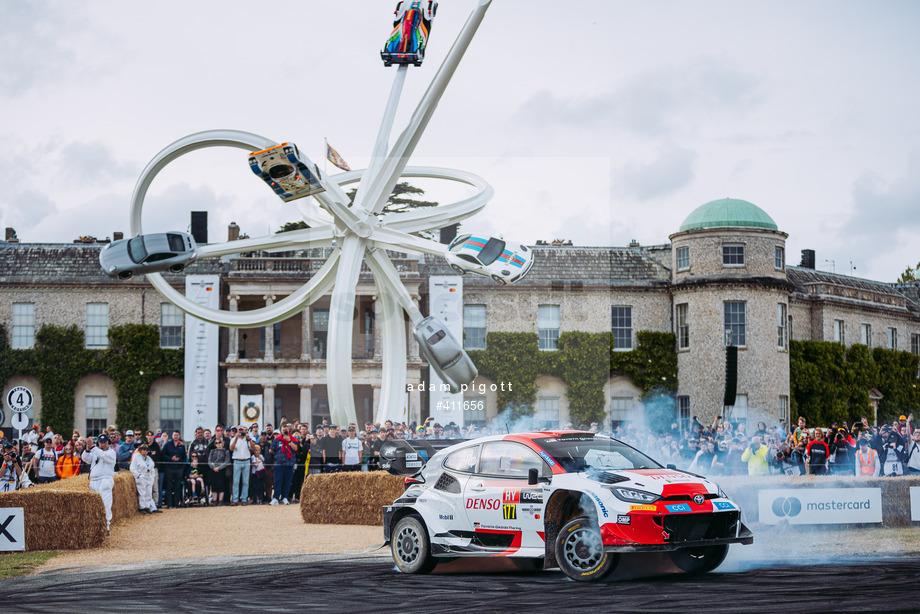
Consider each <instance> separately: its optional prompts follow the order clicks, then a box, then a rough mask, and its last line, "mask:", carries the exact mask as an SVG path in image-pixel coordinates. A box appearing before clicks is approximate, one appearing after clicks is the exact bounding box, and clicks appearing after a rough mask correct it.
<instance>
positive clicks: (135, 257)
mask: <svg viewBox="0 0 920 614" xmlns="http://www.w3.org/2000/svg"><path fill="white" fill-rule="evenodd" d="M128 257H129V258H131V260H132V261H133V262H134V263H138V262H143V261H144V258H146V257H147V248H145V247H144V237H142V236H141V237H134V238H133V239H131V240H130V241H128Z"/></svg>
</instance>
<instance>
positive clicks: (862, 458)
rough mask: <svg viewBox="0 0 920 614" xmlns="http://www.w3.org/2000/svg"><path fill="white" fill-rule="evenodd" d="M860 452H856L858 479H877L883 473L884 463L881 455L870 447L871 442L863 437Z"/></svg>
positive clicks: (860, 442) (860, 441) (860, 440)
mask: <svg viewBox="0 0 920 614" xmlns="http://www.w3.org/2000/svg"><path fill="white" fill-rule="evenodd" d="M858 445H859V450H858V451H857V452H856V455H855V456H856V477H858V478H877V477H878V476H879V473H881V471H882V462H881V460H880V459H879V453H878V452H876V451H875V450H873V449H872V448H870V447H869V440H868V439H866V438H865V437H861V438H860V439H859V442H858Z"/></svg>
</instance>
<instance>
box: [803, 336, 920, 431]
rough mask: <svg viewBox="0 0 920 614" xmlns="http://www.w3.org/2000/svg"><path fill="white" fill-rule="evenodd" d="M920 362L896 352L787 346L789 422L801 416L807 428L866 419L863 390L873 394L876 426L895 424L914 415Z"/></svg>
mask: <svg viewBox="0 0 920 614" xmlns="http://www.w3.org/2000/svg"><path fill="white" fill-rule="evenodd" d="M918 366H920V357H917V356H915V355H914V354H911V353H910V352H903V351H897V350H888V349H885V348H874V349H873V350H871V351H870V350H869V348H868V347H866V346H865V345H853V346H850V347H849V348H845V347H844V346H843V345H842V344H840V343H833V342H829V341H791V342H790V344H789V393H790V396H791V397H792V398H791V409H792V415H791V416H790V417H791V418H792V420H793V421H795V419H796V418H797V417H798V416H800V415H801V416H804V417H805V418H806V420H807V421H808V424H817V425H827V424H830V423H831V422H834V421H837V422H843V421H844V420H846V421H848V422H849V421H853V420H857V421H858V420H859V419H860V418H862V416H864V415H865V416H867V417H869V418H870V420H871V417H872V408H871V405H870V403H869V390H870V389H871V388H876V389H878V391H879V392H881V393H882V395H883V396H884V398H883V399H882V401H881V402H880V403H879V410H878V419H879V422H885V421H891V420H895V419H897V417H898V416H899V415H901V414H908V413H911V412H914V411H917V410H918V409H920V386H918V384H920V381H918V379H917V369H918Z"/></svg>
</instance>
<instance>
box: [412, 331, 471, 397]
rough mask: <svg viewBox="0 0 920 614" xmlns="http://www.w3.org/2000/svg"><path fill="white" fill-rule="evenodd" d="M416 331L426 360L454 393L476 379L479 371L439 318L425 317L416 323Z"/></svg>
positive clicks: (415, 333)
mask: <svg viewBox="0 0 920 614" xmlns="http://www.w3.org/2000/svg"><path fill="white" fill-rule="evenodd" d="M413 334H414V335H415V339H416V341H418V347H419V350H420V351H421V352H422V355H423V356H424V357H425V360H427V361H428V364H429V365H431V367H432V368H433V369H434V370H435V371H437V372H438V374H439V375H440V376H441V379H443V380H444V383H445V384H447V385H448V387H449V388H450V391H451V392H460V386H462V385H463V384H469V383H470V382H472V381H473V380H474V379H476V376H477V375H478V374H479V372H478V371H477V370H476V366H475V365H474V364H473V361H472V360H471V359H470V357H469V356H468V355H467V353H466V352H465V351H464V350H463V346H461V345H460V343H459V342H458V341H457V340H456V339H455V338H454V336H453V335H452V334H450V331H449V330H447V327H446V326H445V325H444V323H443V322H441V321H440V320H439V319H437V318H434V317H431V316H429V317H427V318H425V319H424V320H422V321H421V322H419V323H418V324H417V325H416V326H415V330H414V331H413Z"/></svg>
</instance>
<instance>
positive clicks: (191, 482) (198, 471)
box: [183, 433, 205, 503]
mask: <svg viewBox="0 0 920 614" xmlns="http://www.w3.org/2000/svg"><path fill="white" fill-rule="evenodd" d="M202 436H204V433H202ZM189 458H190V460H189V463H188V465H186V467H185V475H184V476H183V477H184V478H185V484H186V486H185V488H186V493H185V496H186V498H187V499H192V500H195V501H197V502H198V503H201V502H202V501H204V500H205V491H204V465H202V464H201V460H200V459H199V458H198V454H197V453H195V452H192V453H191V455H190V456H189Z"/></svg>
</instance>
